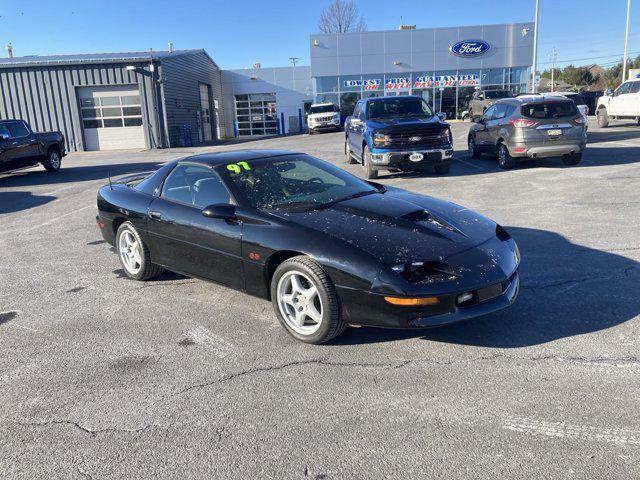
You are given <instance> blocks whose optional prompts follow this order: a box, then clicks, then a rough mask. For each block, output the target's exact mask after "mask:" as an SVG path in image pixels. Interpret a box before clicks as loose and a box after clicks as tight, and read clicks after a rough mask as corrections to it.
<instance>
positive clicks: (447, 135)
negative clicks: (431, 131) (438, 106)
mask: <svg viewBox="0 0 640 480" xmlns="http://www.w3.org/2000/svg"><path fill="white" fill-rule="evenodd" d="M440 140H442V141H443V142H446V143H449V144H451V145H453V136H452V135H451V130H445V131H444V132H442V133H441V134H440Z"/></svg>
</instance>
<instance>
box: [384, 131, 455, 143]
mask: <svg viewBox="0 0 640 480" xmlns="http://www.w3.org/2000/svg"><path fill="white" fill-rule="evenodd" d="M445 133H446V130H441V131H437V130H435V131H434V130H433V129H429V130H422V129H420V130H403V131H402V132H398V133H395V132H390V133H388V134H387V135H389V141H388V142H387V146H388V147H390V148H405V147H406V148H409V147H410V148H414V147H427V148H428V147H438V146H440V145H442V144H443V143H445V141H444V140H443V138H442V135H444V134H445ZM417 138H419V140H416V139H417ZM412 139H413V140H412Z"/></svg>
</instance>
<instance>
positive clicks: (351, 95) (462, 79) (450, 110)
mask: <svg viewBox="0 0 640 480" xmlns="http://www.w3.org/2000/svg"><path fill="white" fill-rule="evenodd" d="M529 73H530V69H529V67H518V68H492V69H484V70H483V69H478V70H447V71H438V72H411V73H402V74H383V73H380V74H368V75H346V76H332V77H316V78H314V86H315V92H316V93H315V95H314V99H315V101H316V102H332V103H335V104H336V105H338V106H339V107H340V112H341V114H342V115H351V113H353V108H354V106H355V104H356V102H357V101H358V100H360V99H361V98H368V97H378V96H384V95H409V94H411V95H419V96H421V97H422V98H424V99H425V100H426V101H427V102H428V103H429V105H431V107H432V108H433V110H434V111H436V112H444V113H446V115H447V118H461V117H462V112H463V111H465V110H467V106H468V104H469V100H470V98H471V96H472V95H473V92H474V91H475V90H477V89H480V88H482V89H508V90H510V91H511V92H512V93H513V94H514V95H516V94H518V93H525V92H526V91H527V86H528V81H529Z"/></svg>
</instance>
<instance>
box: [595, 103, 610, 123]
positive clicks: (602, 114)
mask: <svg viewBox="0 0 640 480" xmlns="http://www.w3.org/2000/svg"><path fill="white" fill-rule="evenodd" d="M596 117H597V118H598V126H599V127H600V128H607V127H608V126H609V115H608V114H607V109H606V108H604V107H602V108H600V109H598V112H597V113H596Z"/></svg>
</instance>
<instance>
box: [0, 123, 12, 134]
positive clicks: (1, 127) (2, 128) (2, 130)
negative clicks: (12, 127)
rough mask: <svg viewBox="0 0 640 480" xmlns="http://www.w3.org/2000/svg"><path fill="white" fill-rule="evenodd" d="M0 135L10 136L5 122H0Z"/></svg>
mask: <svg viewBox="0 0 640 480" xmlns="http://www.w3.org/2000/svg"><path fill="white" fill-rule="evenodd" d="M0 135H3V136H5V137H10V136H11V132H10V131H9V129H8V128H7V124H6V123H0Z"/></svg>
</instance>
